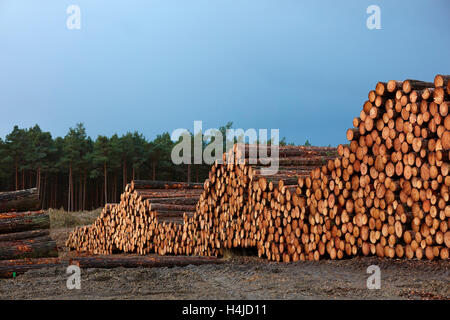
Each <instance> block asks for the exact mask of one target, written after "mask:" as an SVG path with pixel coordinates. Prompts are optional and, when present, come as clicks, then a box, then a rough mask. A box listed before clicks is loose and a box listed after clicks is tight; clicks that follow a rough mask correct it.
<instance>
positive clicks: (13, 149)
mask: <svg viewBox="0 0 450 320" xmlns="http://www.w3.org/2000/svg"><path fill="white" fill-rule="evenodd" d="M231 127H232V123H231V122H228V123H227V124H226V125H225V126H222V127H220V128H219V130H220V131H221V132H223V133H225V131H226V130H227V129H230V128H231ZM224 136H225V134H224ZM192 138H193V137H192ZM285 140H286V139H285V138H283V139H282V140H281V141H280V144H286V142H285ZM176 143H177V142H174V141H172V140H171V137H170V134H169V133H168V132H165V133H163V134H160V135H157V137H156V138H155V139H154V140H152V141H148V140H147V139H146V138H145V137H144V136H143V135H142V134H141V133H139V132H137V131H135V132H133V133H131V132H128V133H126V134H124V135H122V136H119V135H117V134H114V135H112V136H111V137H107V136H103V135H99V136H98V137H97V138H96V139H95V140H93V139H91V138H90V137H89V136H88V135H87V134H86V128H85V127H84V125H83V124H82V123H79V124H77V125H76V126H75V127H74V128H70V129H69V131H68V133H67V134H66V135H65V136H64V137H56V138H53V137H52V135H51V134H50V132H46V131H43V130H41V128H40V127H39V126H38V125H35V126H34V127H31V128H19V127H18V126H14V128H13V130H12V131H11V132H10V133H9V134H8V135H6V137H5V139H4V140H3V139H1V138H0V191H9V190H21V189H27V188H33V187H37V188H38V191H39V195H40V198H41V201H42V206H43V208H64V209H65V210H68V211H78V210H91V209H95V208H98V207H101V206H103V205H104V204H105V203H109V202H112V203H116V202H119V201H120V198H119V197H120V194H121V193H122V192H123V190H124V188H125V186H126V184H127V183H129V182H130V181H131V180H133V179H149V180H168V181H188V182H203V181H204V180H205V179H206V178H207V177H208V171H209V165H206V164H192V165H187V164H181V165H175V164H173V163H172V161H171V151H172V148H173V146H174V145H175V144H176ZM206 145H207V143H204V147H206Z"/></svg>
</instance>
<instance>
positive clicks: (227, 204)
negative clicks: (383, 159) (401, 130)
mask: <svg viewBox="0 0 450 320" xmlns="http://www.w3.org/2000/svg"><path fill="white" fill-rule="evenodd" d="M246 148H247V149H246V152H247V154H249V155H251V156H252V158H247V159H244V161H242V163H238V162H237V161H240V160H242V158H243V157H242V150H239V145H235V146H234V148H233V149H232V150H230V152H229V153H228V154H226V155H224V157H223V161H224V163H227V164H219V162H218V161H217V162H216V163H215V164H214V165H213V166H212V168H211V171H210V173H209V179H208V180H206V181H205V183H204V184H193V183H190V184H187V183H179V182H161V181H133V182H132V183H131V184H129V185H127V186H126V188H125V192H124V193H123V194H122V195H121V201H120V203H119V204H107V205H106V206H105V207H104V208H103V211H102V213H101V215H100V217H99V218H98V219H97V220H96V221H95V222H94V224H93V225H91V226H85V227H80V228H77V229H76V230H74V232H72V233H71V234H70V236H69V239H68V240H67V243H66V244H67V246H68V247H69V248H71V249H76V250H78V251H84V252H90V253H94V254H111V253H114V252H136V253H140V254H147V253H150V252H156V253H158V254H162V255H164V254H183V255H197V256H218V255H221V254H222V250H223V248H232V247H238V246H241V245H242V246H243V247H250V246H254V245H255V243H256V238H255V237H256V235H257V230H256V228H258V232H259V225H258V224H257V220H256V219H254V220H251V218H250V216H248V213H249V212H250V211H249V210H251V208H252V206H253V205H254V203H255V201H259V200H261V199H260V198H261V197H260V195H258V192H259V193H260V192H261V191H258V190H257V189H253V188H254V186H253V184H252V183H251V182H252V181H254V179H257V178H258V177H261V174H262V173H264V170H265V169H266V170H267V169H270V168H267V167H268V166H269V165H270V161H271V157H272V156H273V155H272V154H268V153H267V151H268V150H264V151H265V152H266V153H264V154H263V153H262V150H260V151H259V152H260V154H259V156H260V157H259V158H258V157H257V156H256V155H258V154H257V153H255V151H256V152H258V150H256V149H255V146H252V145H250V146H248V145H247V146H246ZM268 149H269V150H271V148H268ZM238 152H240V153H238ZM278 152H279V161H278V162H279V163H278V165H279V166H280V167H279V170H278V171H277V173H276V174H275V175H271V176H270V178H267V179H266V183H267V185H268V187H269V188H271V191H272V192H274V193H275V194H276V196H278V191H277V190H278V186H279V185H280V184H282V183H284V182H286V184H289V185H286V186H284V185H283V186H284V188H283V194H284V193H285V190H287V189H288V188H289V190H290V191H288V193H289V192H291V191H292V192H294V191H295V189H296V186H295V185H293V184H294V183H297V180H298V178H299V177H306V176H307V174H308V173H309V172H310V170H311V168H314V167H317V166H320V165H322V164H324V163H326V161H327V160H329V159H334V158H335V157H336V155H337V153H336V148H331V147H301V146H300V147H293V146H286V147H280V148H279V149H278ZM261 155H263V156H262V157H261ZM230 157H234V158H235V160H236V162H235V163H236V164H231V163H229V162H230V161H229V160H228V161H227V158H228V159H230ZM250 163H251V164H250ZM272 164H273V163H272ZM263 179H265V178H263ZM280 181H281V182H280ZM259 184H261V182H259ZM259 184H258V185H259ZM274 186H275V188H274ZM280 188H281V187H280ZM270 196H272V193H271V195H270ZM252 197H253V198H254V199H253V200H252V202H251V205H250V202H249V200H250V199H252ZM256 198H258V199H256ZM294 199H295V200H294V201H297V198H296V197H294ZM262 201H265V200H262ZM250 224H252V230H250V229H249V227H250ZM241 233H242V236H243V237H245V238H241Z"/></svg>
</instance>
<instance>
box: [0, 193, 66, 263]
mask: <svg viewBox="0 0 450 320" xmlns="http://www.w3.org/2000/svg"><path fill="white" fill-rule="evenodd" d="M40 206H41V204H40V201H39V195H38V192H37V189H36V188H33V189H26V190H18V191H11V192H0V260H16V259H19V260H17V261H16V262H17V263H16V265H20V261H21V260H20V259H29V258H44V257H56V256H57V255H58V252H57V248H56V242H55V241H54V240H52V238H51V237H50V230H49V229H50V218H49V215H48V213H45V212H44V211H42V210H40V208H41V207H40Z"/></svg>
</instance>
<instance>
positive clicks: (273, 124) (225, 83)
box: [0, 0, 450, 145]
mask: <svg viewBox="0 0 450 320" xmlns="http://www.w3.org/2000/svg"><path fill="white" fill-rule="evenodd" d="M72 4H74V5H78V6H79V8H80V10H81V29H79V30H69V29H68V28H67V26H66V20H67V19H68V17H69V14H67V13H66V10H67V7H68V6H69V5H72ZM370 5H378V6H379V7H380V8H381V29H380V30H369V29H368V28H367V26H366V20H367V18H368V17H369V14H367V13H366V9H367V7H368V6H370ZM449 13H450V1H448V0H440V1H439V0H429V1H423V0H422V1H411V0H409V1H406V0H405V1H400V0H396V1H393V0H389V1H376V0H371V1H362V0H354V1H335V0H333V1H331V0H330V1H300V0H291V1H288V0H277V1H275V0H270V1H267V0H234V1H231V0H226V1H225V0H213V1H211V0H208V1H206V0H204V1H200V0H179V1H173V0H160V1H148V0H142V1H137V0H127V1H103V0H71V1H63V0H45V1H36V0H27V1H25V0H0V111H1V112H0V114H1V116H0V137H1V138H2V139H4V137H5V135H6V134H7V133H9V132H10V131H11V130H12V128H13V126H14V125H16V124H17V125H19V126H20V127H30V126H33V125H34V124H36V123H37V124H39V125H40V127H41V128H42V129H43V130H45V131H50V132H51V133H52V135H53V136H64V135H65V134H66V133H67V131H68V129H69V127H74V126H75V124H76V123H78V122H83V123H84V124H85V126H86V128H87V133H88V135H90V136H91V137H93V138H95V137H96V136H97V135H98V134H104V135H108V136H110V135H112V134H114V133H118V134H119V135H120V134H123V133H126V132H127V131H135V130H138V131H139V132H142V133H143V134H144V135H145V136H146V137H147V138H148V139H154V138H155V137H156V135H157V134H159V133H162V132H164V131H168V132H169V133H171V132H172V131H173V130H175V129H177V128H187V129H189V130H191V131H192V130H193V121H194V120H202V121H203V129H204V130H206V129H208V128H214V127H218V126H220V125H223V124H225V123H226V122H227V121H233V123H234V127H235V128H242V129H244V130H245V129H248V128H255V129H260V128H267V129H280V136H285V137H286V138H287V141H288V142H290V141H292V142H295V143H297V144H300V143H303V142H305V140H306V139H308V140H309V141H310V142H311V143H312V144H314V145H329V144H331V145H337V144H339V143H345V142H346V138H345V133H346V129H347V128H349V127H351V126H352V120H353V118H354V117H356V116H358V115H359V112H360V110H361V108H362V105H363V103H364V101H365V100H366V99H367V94H368V92H369V90H371V89H373V88H374V87H375V85H376V83H377V82H378V81H387V80H390V79H396V80H404V79H408V78H409V79H420V80H428V81H433V79H434V76H435V75H436V74H438V73H441V74H450V59H449V55H450V39H449V31H450V19H449V18H448V17H449Z"/></svg>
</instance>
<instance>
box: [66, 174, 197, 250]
mask: <svg viewBox="0 0 450 320" xmlns="http://www.w3.org/2000/svg"><path fill="white" fill-rule="evenodd" d="M202 191H203V184H201V183H200V184H199V183H181V182H165V181H143V180H134V181H132V183H131V184H128V185H127V186H126V188H125V192H124V193H123V194H122V195H121V197H120V202H119V203H118V204H106V205H105V207H104V208H103V210H102V212H101V214H100V216H99V218H97V220H96V221H95V222H94V223H93V224H92V225H91V226H84V227H79V228H77V229H76V230H74V231H73V232H72V233H71V234H70V235H69V238H68V240H67V242H66V245H67V246H68V247H69V248H72V249H77V250H78V251H85V252H90V253H94V254H111V253H115V252H136V253H139V254H147V253H150V252H157V253H160V254H165V253H166V252H167V253H179V252H178V249H177V247H175V246H174V242H175V239H174V238H173V235H174V234H179V233H180V232H181V230H182V228H183V225H184V221H185V219H188V218H189V217H192V216H193V214H194V211H195V204H196V203H197V202H198V200H199V198H200V194H201V193H202ZM185 253H186V252H185Z"/></svg>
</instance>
